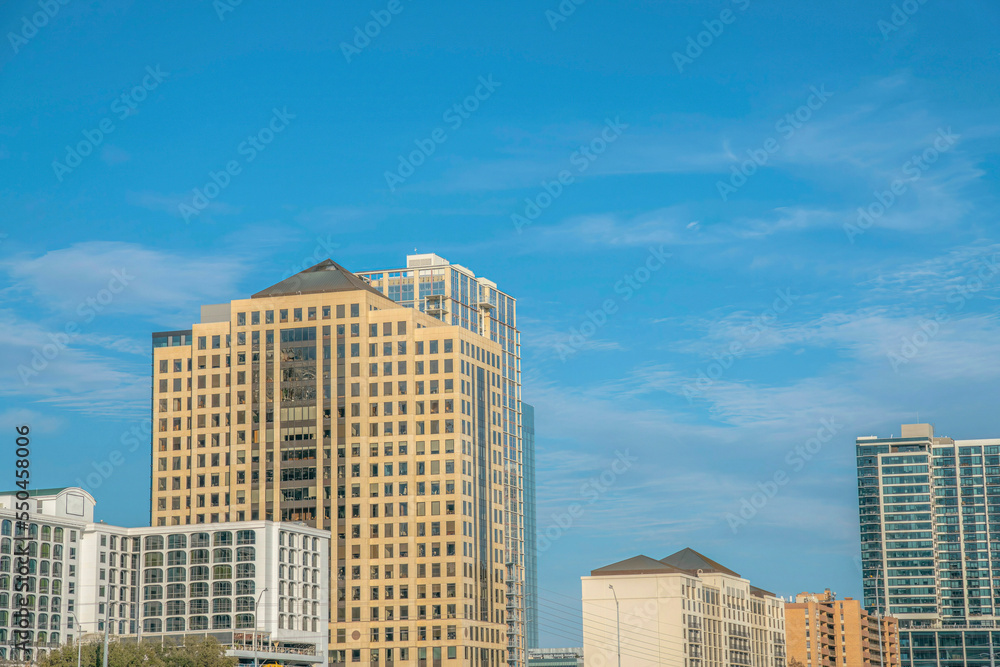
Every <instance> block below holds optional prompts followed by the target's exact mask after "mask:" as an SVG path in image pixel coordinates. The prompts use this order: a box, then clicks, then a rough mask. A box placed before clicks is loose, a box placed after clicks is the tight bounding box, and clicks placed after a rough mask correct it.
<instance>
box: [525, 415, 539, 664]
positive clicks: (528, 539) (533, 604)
mask: <svg viewBox="0 0 1000 667" xmlns="http://www.w3.org/2000/svg"><path fill="white" fill-rule="evenodd" d="M521 410H522V411H523V412H522V417H521V420H522V428H523V432H524V438H523V440H524V574H525V582H524V583H525V586H524V591H525V594H524V600H525V602H524V607H525V626H526V628H527V631H526V634H527V638H526V639H527V643H528V648H529V649H533V648H539V646H538V611H539V609H538V535H537V530H538V522H537V518H536V517H537V513H536V507H535V407H534V406H533V405H528V404H527V403H521Z"/></svg>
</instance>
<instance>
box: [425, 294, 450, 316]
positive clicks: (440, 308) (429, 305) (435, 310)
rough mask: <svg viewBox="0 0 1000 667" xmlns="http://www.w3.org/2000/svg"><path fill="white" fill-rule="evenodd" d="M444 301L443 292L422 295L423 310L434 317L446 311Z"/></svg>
mask: <svg viewBox="0 0 1000 667" xmlns="http://www.w3.org/2000/svg"><path fill="white" fill-rule="evenodd" d="M445 303H446V301H445V296H444V294H428V295H427V296H425V297H424V312H425V313H427V314H428V315H433V316H435V317H436V316H438V315H443V314H445V313H446V312H448V311H447V309H446V308H445Z"/></svg>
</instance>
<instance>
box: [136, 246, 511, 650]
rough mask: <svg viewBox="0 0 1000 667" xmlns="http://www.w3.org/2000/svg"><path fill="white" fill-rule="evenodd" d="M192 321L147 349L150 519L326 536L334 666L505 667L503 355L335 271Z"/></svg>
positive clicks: (317, 269)
mask: <svg viewBox="0 0 1000 667" xmlns="http://www.w3.org/2000/svg"><path fill="white" fill-rule="evenodd" d="M477 312H478V313H479V314H480V316H481V317H486V318H489V317H491V309H489V308H482V309H479V310H478V311H477ZM201 320H202V321H201V322H199V323H196V324H194V325H192V327H191V329H190V330H184V331H168V332H160V333H156V334H154V335H153V344H154V362H153V365H154V369H153V370H154V383H153V385H154V386H153V411H154V415H153V418H154V433H153V450H154V451H153V491H152V496H153V497H152V517H151V519H152V525H154V526H169V525H182V524H202V523H208V524H210V523H215V522H225V521H249V520H258V519H263V520H271V519H273V520H282V521H303V522H305V523H307V524H309V525H312V526H316V527H319V528H324V529H328V530H329V531H330V532H331V537H332V546H331V559H330V577H331V580H330V581H331V585H330V591H331V600H330V605H331V609H330V619H331V626H330V651H331V653H330V662H331V663H332V664H339V663H345V662H352V663H358V662H360V663H368V664H372V665H374V664H379V663H383V664H387V665H388V664H394V663H401V664H411V663H416V664H419V665H435V666H437V665H449V664H452V665H500V664H503V663H507V662H508V659H509V655H510V654H509V653H508V650H507V647H508V644H509V640H508V637H507V625H506V621H507V619H506V613H507V609H506V607H507V604H506V602H505V601H506V599H507V593H508V587H507V581H506V572H507V570H506V567H505V566H506V560H507V554H506V553H505V539H506V536H505V534H504V532H505V525H506V524H505V516H504V502H505V493H509V492H508V490H507V489H506V488H505V484H508V483H509V480H508V479H506V478H505V475H504V472H505V468H504V456H505V452H504V442H505V439H504V437H503V435H504V433H505V428H506V425H507V422H506V419H507V414H505V413H506V411H505V410H504V405H505V403H506V401H505V400H504V399H505V397H506V395H507V391H508V387H507V384H506V379H505V378H507V373H506V369H504V368H502V366H503V358H504V357H503V356H502V349H501V346H500V344H499V343H498V342H496V341H494V340H491V339H490V337H489V336H488V335H485V336H484V335H482V334H480V333H479V332H478V331H471V330H469V329H468V328H464V327H462V326H455V325H452V324H446V323H445V322H444V321H442V320H441V319H438V318H437V317H435V316H433V315H432V314H428V313H426V312H421V311H420V310H419V309H416V308H408V307H404V306H402V305H401V304H399V303H396V302H395V301H393V300H391V299H389V298H388V297H386V296H384V295H383V294H382V293H380V292H379V291H377V290H376V289H374V288H372V287H371V285H369V284H368V282H366V281H365V280H362V279H361V278H359V277H358V276H356V275H355V274H353V273H351V272H349V271H347V270H346V269H344V268H343V267H341V266H339V265H338V264H336V263H334V262H332V261H330V260H326V261H324V262H322V263H320V264H318V265H316V266H314V267H311V268H309V269H306V270H305V271H302V272H300V273H298V274H296V275H294V276H292V277H290V278H288V279H286V280H283V281H281V282H279V283H277V284H276V285H273V286H271V287H269V288H267V289H265V290H263V291H261V292H258V293H256V294H254V295H253V296H252V297H251V298H248V299H240V300H235V301H232V302H230V303H227V304H222V305H213V306H204V307H203V308H202V318H201ZM486 331H487V332H489V331H490V327H489V326H487V327H486ZM517 392H518V400H519V392H520V387H517Z"/></svg>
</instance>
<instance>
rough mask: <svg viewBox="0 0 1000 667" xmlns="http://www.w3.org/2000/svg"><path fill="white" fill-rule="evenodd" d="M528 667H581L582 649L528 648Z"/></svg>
mask: <svg viewBox="0 0 1000 667" xmlns="http://www.w3.org/2000/svg"><path fill="white" fill-rule="evenodd" d="M528 667H583V649H582V648H529V649H528Z"/></svg>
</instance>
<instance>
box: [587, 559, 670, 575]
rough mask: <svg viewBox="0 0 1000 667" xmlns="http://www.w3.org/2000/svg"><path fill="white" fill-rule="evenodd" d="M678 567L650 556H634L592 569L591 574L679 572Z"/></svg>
mask: <svg viewBox="0 0 1000 667" xmlns="http://www.w3.org/2000/svg"><path fill="white" fill-rule="evenodd" d="M677 571H678V570H677V568H676V567H672V566H670V565H665V564H663V563H661V562H660V561H658V560H655V559H653V558H650V557H649V556H633V557H632V558H627V559H625V560H622V561H618V562H617V563H612V564H611V565H605V566H604V567H601V568H598V569H596V570H592V571H591V573H590V574H591V576H595V577H596V576H601V575H606V574H659V573H661V572H677Z"/></svg>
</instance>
